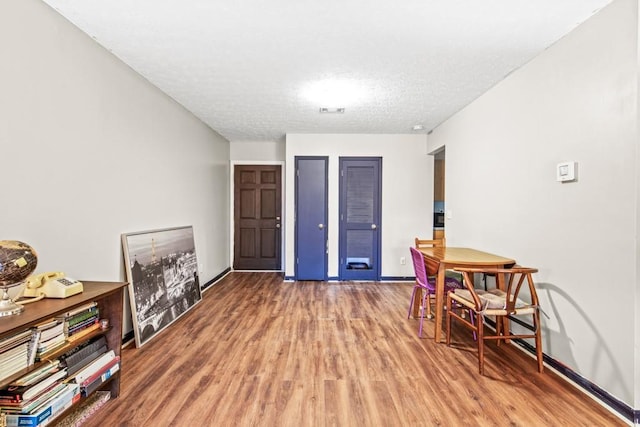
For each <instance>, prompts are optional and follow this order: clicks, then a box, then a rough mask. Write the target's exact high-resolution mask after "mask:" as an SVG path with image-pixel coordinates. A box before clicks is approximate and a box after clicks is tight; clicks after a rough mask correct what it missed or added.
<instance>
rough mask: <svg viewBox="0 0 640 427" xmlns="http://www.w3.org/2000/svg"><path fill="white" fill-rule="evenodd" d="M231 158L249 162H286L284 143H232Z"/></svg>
mask: <svg viewBox="0 0 640 427" xmlns="http://www.w3.org/2000/svg"><path fill="white" fill-rule="evenodd" d="M229 156H230V159H231V160H239V161H249V162H255V161H261V162H280V161H284V159H285V148H284V142H278V141H259V142H253V141H232V142H231V146H230V152H229ZM256 164H257V163H256Z"/></svg>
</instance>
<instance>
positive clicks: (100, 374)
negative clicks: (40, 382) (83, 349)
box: [68, 350, 120, 397]
mask: <svg viewBox="0 0 640 427" xmlns="http://www.w3.org/2000/svg"><path fill="white" fill-rule="evenodd" d="M119 369H120V356H116V355H115V353H114V351H113V350H109V351H107V352H106V353H104V354H102V355H101V356H100V357H98V358H97V359H95V360H94V361H93V362H91V363H89V364H88V365H86V366H85V367H84V368H82V369H80V370H79V371H78V372H76V373H75V375H73V376H69V380H68V381H70V382H73V383H75V384H77V385H78V386H80V392H81V394H82V395H83V396H85V397H86V396H88V395H90V394H91V393H92V392H93V391H95V390H96V389H97V388H98V387H100V385H101V384H102V383H104V382H105V381H107V380H108V379H109V378H111V376H112V375H113V374H115V373H116V372H118V370H119Z"/></svg>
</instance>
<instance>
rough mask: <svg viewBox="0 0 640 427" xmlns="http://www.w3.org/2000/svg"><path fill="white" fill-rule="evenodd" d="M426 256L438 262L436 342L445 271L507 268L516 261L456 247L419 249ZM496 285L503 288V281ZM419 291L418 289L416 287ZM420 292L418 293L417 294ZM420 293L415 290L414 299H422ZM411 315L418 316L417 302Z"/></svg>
mask: <svg viewBox="0 0 640 427" xmlns="http://www.w3.org/2000/svg"><path fill="white" fill-rule="evenodd" d="M419 251H420V252H422V255H423V256H425V257H426V258H431V259H433V260H436V261H438V262H439V263H440V266H439V268H438V275H437V277H436V304H435V305H436V306H435V322H436V325H435V333H434V338H435V341H436V342H440V341H441V339H442V315H443V307H444V297H445V295H444V280H445V271H446V270H451V269H453V268H455V267H474V268H482V267H488V268H508V267H511V266H512V265H514V264H515V263H516V262H515V260H513V259H510V258H505V257H502V256H499V255H494V254H490V253H487V252H482V251H479V250H477V249H470V248H456V247H448V246H444V247H433V248H421V249H419ZM496 285H497V287H498V288H500V289H504V283H496ZM418 291H420V289H418ZM419 294H420V295H419ZM421 294H422V293H421V292H416V295H415V299H414V301H421V300H422V295H421ZM413 307H414V310H413V316H414V317H418V316H419V313H418V309H419V304H413Z"/></svg>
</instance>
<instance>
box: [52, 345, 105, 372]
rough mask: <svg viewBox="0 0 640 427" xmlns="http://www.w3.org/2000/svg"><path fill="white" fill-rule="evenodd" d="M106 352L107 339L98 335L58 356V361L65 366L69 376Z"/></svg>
mask: <svg viewBox="0 0 640 427" xmlns="http://www.w3.org/2000/svg"><path fill="white" fill-rule="evenodd" d="M106 352H107V340H106V338H105V337H104V335H100V336H98V337H95V338H93V339H91V340H90V341H88V342H86V343H84V344H82V345H79V346H78V347H75V348H74V349H72V350H71V351H68V352H67V353H65V354H63V355H62V356H60V363H61V364H62V366H64V367H66V368H67V372H68V374H69V376H73V375H74V374H75V373H76V372H78V371H79V370H80V369H82V368H84V367H85V366H87V365H88V364H89V363H91V362H93V361H94V360H96V359H97V358H98V357H100V356H102V355H103V354H104V353H106Z"/></svg>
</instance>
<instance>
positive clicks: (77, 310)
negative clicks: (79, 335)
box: [56, 301, 98, 320]
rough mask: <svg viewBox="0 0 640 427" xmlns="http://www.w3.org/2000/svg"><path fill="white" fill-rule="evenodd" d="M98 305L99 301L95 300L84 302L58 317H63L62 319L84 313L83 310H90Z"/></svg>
mask: <svg viewBox="0 0 640 427" xmlns="http://www.w3.org/2000/svg"><path fill="white" fill-rule="evenodd" d="M97 306H98V303H97V302H95V301H94V302H90V303H87V304H83V305H81V306H79V307H76V308H74V309H72V310H69V311H67V312H66V313H64V314H61V315H60V316H56V318H57V319H62V320H64V319H68V318H70V317H73V316H75V315H76V314H78V313H82V312H83V311H88V310H90V309H92V308H94V307H97Z"/></svg>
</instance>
